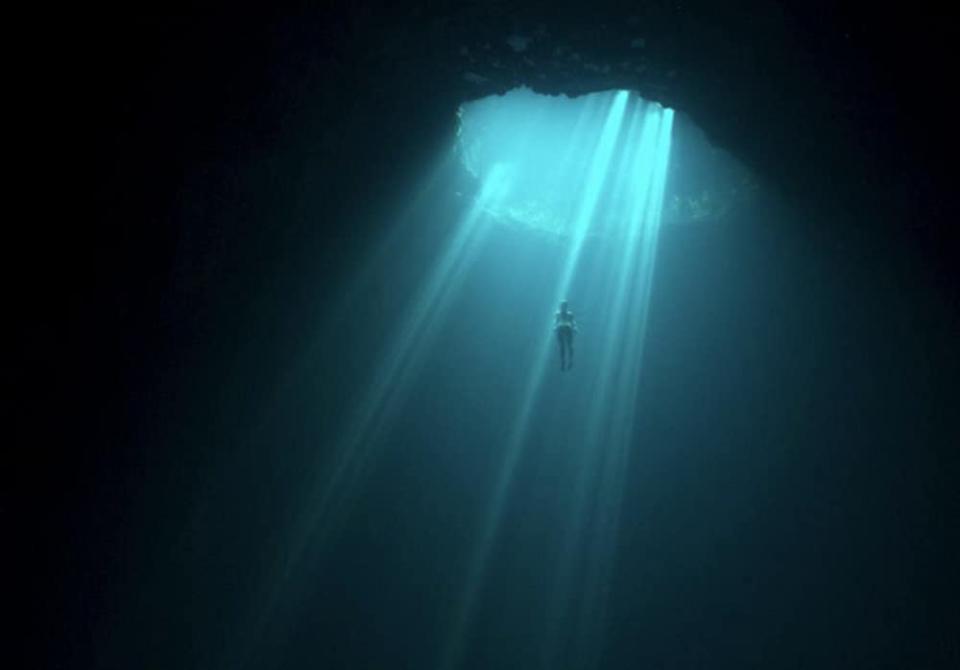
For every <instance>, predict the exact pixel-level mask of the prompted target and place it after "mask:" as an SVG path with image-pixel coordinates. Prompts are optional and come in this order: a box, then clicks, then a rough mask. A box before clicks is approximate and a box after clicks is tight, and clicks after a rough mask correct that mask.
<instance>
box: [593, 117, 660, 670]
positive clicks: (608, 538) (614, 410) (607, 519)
mask: <svg viewBox="0 0 960 670" xmlns="http://www.w3.org/2000/svg"><path fill="white" fill-rule="evenodd" d="M673 119H674V113H673V110H671V109H664V110H662V115H661V116H660V119H659V124H658V125H659V128H658V132H657V139H656V151H655V153H654V155H655V162H654V165H653V170H652V175H651V180H650V195H649V197H648V198H646V212H645V216H644V223H645V225H644V226H643V228H642V230H640V231H639V235H638V236H636V239H637V240H638V242H639V246H640V249H639V252H640V253H639V258H638V259H637V263H636V267H635V268H633V269H631V274H632V275H633V276H634V280H633V282H632V286H631V292H632V295H629V296H624V298H625V299H624V303H623V304H624V305H625V306H626V307H627V318H626V319H625V322H624V332H626V333H631V334H635V336H634V337H629V338H625V339H624V340H622V343H621V346H620V365H619V370H618V374H617V376H616V379H615V381H614V385H613V387H614V390H613V392H612V397H613V398H614V399H615V400H614V402H613V403H612V407H611V411H610V413H609V417H610V425H609V433H608V437H607V438H606V440H605V443H606V445H607V449H606V450H605V454H604V456H605V459H604V460H605V462H604V464H603V467H602V471H601V473H600V479H599V482H598V485H597V486H596V491H597V500H596V504H595V510H596V511H595V515H594V516H595V519H596V522H595V526H594V529H593V542H592V543H591V545H590V546H589V548H588V553H587V556H588V571H587V576H586V580H585V582H584V584H583V598H582V600H581V603H580V612H579V621H578V625H577V631H578V635H579V637H580V640H579V643H578V645H577V647H578V651H579V658H578V659H577V661H576V663H577V667H582V668H592V667H597V666H598V665H599V663H600V658H601V653H602V646H603V640H602V633H603V628H604V623H605V612H606V604H607V601H608V595H609V583H610V575H611V573H612V569H613V558H614V554H615V549H616V543H617V534H618V531H619V518H620V510H621V504H622V500H623V485H624V477H625V473H626V470H627V459H628V455H629V448H630V446H631V445H632V444H633V434H634V413H635V411H636V403H637V398H638V389H639V382H640V373H641V368H642V362H643V351H644V345H645V342H646V333H647V329H648V325H649V322H648V315H649V311H650V299H651V295H652V291H653V279H654V271H655V266H656V252H657V245H658V242H659V236H660V225H661V222H662V217H663V199H664V190H665V186H666V174H667V165H668V161H669V157H670V146H671V137H672V129H673Z"/></svg>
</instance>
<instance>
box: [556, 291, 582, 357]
mask: <svg viewBox="0 0 960 670" xmlns="http://www.w3.org/2000/svg"><path fill="white" fill-rule="evenodd" d="M553 330H554V332H556V334H557V343H558V344H559V345H560V369H561V370H569V369H570V368H572V367H573V334H574V333H575V332H577V321H576V319H574V318H573V312H571V311H570V310H569V309H568V308H567V301H566V300H564V301H563V302H561V303H560V310H559V311H558V312H557V314H556V316H555V317H554V324H553Z"/></svg>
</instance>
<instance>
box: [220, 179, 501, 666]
mask: <svg viewBox="0 0 960 670" xmlns="http://www.w3.org/2000/svg"><path fill="white" fill-rule="evenodd" d="M510 188H511V168H510V167H509V166H506V165H496V166H494V167H493V169H492V170H491V171H490V172H489V173H488V174H487V176H486V177H485V179H484V181H483V184H482V186H481V189H480V192H479V195H478V196H477V198H476V200H475V201H474V203H473V205H472V206H471V207H470V209H469V210H468V211H467V213H466V214H465V216H464V217H463V219H462V220H461V221H460V222H459V223H458V224H457V226H456V227H455V230H454V232H453V234H452V235H451V237H450V239H449V241H448V242H447V244H446V248H445V249H444V251H443V252H442V254H441V256H440V258H439V260H438V261H437V263H436V265H435V266H434V267H433V268H432V270H431V272H430V274H429V276H428V277H427V279H426V280H425V281H424V282H423V285H422V286H421V288H420V290H419V291H418V293H417V295H416V296H415V298H414V299H413V300H412V301H411V304H410V308H409V309H408V310H407V312H406V313H407V314H408V316H407V317H406V318H405V320H404V321H403V323H402V324H401V326H400V328H399V330H398V335H397V336H396V338H395V339H394V340H392V345H391V346H389V347H388V348H387V350H386V351H385V352H384V354H383V355H382V356H381V361H380V364H379V366H378V368H377V377H376V379H375V381H374V383H373V384H372V385H371V386H370V388H369V390H368V392H367V393H366V395H365V397H364V398H363V399H362V400H361V401H360V402H359V403H358V406H357V408H356V410H355V412H354V415H353V417H352V419H351V420H350V422H349V424H348V427H347V429H346V430H345V431H344V434H343V436H342V437H341V439H340V440H339V442H338V444H337V447H336V449H335V450H334V457H333V460H332V462H329V463H325V464H324V463H318V464H316V465H314V466H313V468H312V470H311V472H313V473H315V474H314V475H313V481H312V483H311V484H310V486H309V487H308V489H307V491H306V494H305V495H304V496H303V497H302V498H301V499H300V500H299V501H298V503H297V505H296V509H297V510H298V511H299V513H298V515H297V517H296V519H295V521H294V523H293V525H292V528H290V529H289V530H288V532H287V537H286V539H285V541H281V542H279V543H278V548H279V549H281V550H282V553H280V554H279V555H278V557H277V561H276V565H275V567H274V569H273V571H272V576H271V578H270V579H269V581H268V583H267V584H265V592H264V594H263V595H262V596H261V597H260V598H259V602H258V605H257V607H256V609H255V611H256V612H257V614H256V622H255V623H254V626H253V633H252V634H251V635H249V636H248V637H247V640H246V644H244V645H241V646H242V647H243V649H242V650H240V649H238V650H237V652H236V655H237V656H238V657H239V658H240V661H239V662H240V663H243V662H244V660H245V657H247V656H249V654H250V653H251V651H252V648H253V646H254V645H255V643H256V641H257V640H258V639H259V638H261V637H262V635H263V632H264V630H265V628H266V627H267V626H268V625H269V622H270V620H271V618H273V617H274V616H276V614H277V611H278V607H279V605H280V603H281V602H283V601H284V600H289V599H290V598H291V594H290V593H289V589H290V588H291V587H292V585H293V583H294V582H295V580H294V574H295V571H296V570H297V569H298V567H299V566H300V563H301V561H302V560H303V557H304V555H305V553H306V551H307V548H308V546H310V545H315V546H321V547H322V546H323V544H324V543H325V541H327V540H328V539H329V538H330V535H331V534H332V533H333V532H334V531H335V530H336V529H337V527H338V526H339V524H340V523H341V522H342V521H343V517H344V516H345V511H346V508H347V507H348V505H349V504H350V503H351V502H352V500H353V498H354V492H355V489H356V487H357V485H358V483H359V482H360V481H361V480H362V478H363V475H364V474H365V473H366V472H367V471H368V469H369V466H370V465H371V463H372V461H373V460H374V456H375V450H376V448H377V447H378V446H380V445H381V439H380V438H381V437H382V435H383V431H384V429H385V428H386V426H387V425H388V423H389V421H390V419H391V418H393V417H394V416H395V415H396V412H397V410H398V408H399V407H400V406H401V405H402V404H403V402H404V401H405V400H406V399H407V395H408V393H409V391H410V389H411V388H412V383H411V382H412V379H413V377H414V376H415V375H416V373H417V371H418V370H419V368H420V366H421V364H422V363H423V361H424V359H425V357H426V356H427V355H428V353H429V351H430V348H431V346H430V345H431V343H432V342H433V341H434V338H435V337H436V335H437V332H438V330H439V328H440V326H441V324H442V322H443V320H444V318H445V317H446V316H447V314H448V308H449V306H450V304H451V302H452V301H453V299H454V297H455V295H456V293H457V292H458V291H459V289H460V287H461V286H462V284H463V282H464V280H465V278H466V276H467V275H468V269H469V268H470V266H471V265H472V263H473V261H474V260H475V259H476V256H477V255H478V254H479V252H480V249H481V248H482V246H483V242H484V240H485V238H486V237H487V235H488V233H489V231H490V226H489V225H486V224H485V221H484V219H485V218H486V217H487V215H488V214H487V210H488V208H489V207H491V206H494V205H495V204H496V203H497V202H498V201H499V200H501V199H502V198H503V197H505V195H507V194H508V193H509V190H510ZM322 456H325V454H323V455H322ZM228 665H235V664H228Z"/></svg>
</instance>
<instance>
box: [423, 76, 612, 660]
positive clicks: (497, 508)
mask: <svg viewBox="0 0 960 670" xmlns="http://www.w3.org/2000/svg"><path fill="white" fill-rule="evenodd" d="M628 98H629V93H628V92H627V91H618V92H617V93H616V94H615V95H614V97H613V100H612V102H611V104H610V108H609V111H608V113H607V116H606V120H605V122H604V125H603V128H602V129H601V132H600V135H599V138H598V140H597V144H596V149H595V150H594V153H593V156H592V158H591V160H590V163H589V169H588V171H587V175H586V181H585V183H584V187H583V192H582V194H581V196H580V203H579V206H578V207H577V209H576V213H575V216H574V220H573V222H572V225H571V226H570V230H571V238H570V240H569V242H568V248H567V253H566V258H565V260H564V262H563V266H562V270H561V274H560V278H559V281H558V282H557V288H556V291H555V300H554V301H553V303H552V304H551V305H549V310H550V311H548V312H546V313H545V314H544V315H543V317H544V318H543V322H544V323H550V321H551V316H552V314H551V313H552V310H553V305H555V304H556V303H557V302H559V301H560V300H561V299H562V298H563V296H565V295H566V293H567V291H568V290H569V288H570V284H571V281H572V279H573V275H574V272H575V271H576V268H577V264H578V262H579V260H580V255H581V252H582V250H583V242H584V239H585V238H586V235H587V233H588V231H589V228H590V221H591V218H592V216H593V214H594V211H595V209H596V205H597V201H598V198H599V196H600V192H601V189H602V187H603V185H604V182H605V181H606V179H607V176H608V172H609V167H610V163H611V158H612V156H613V152H614V148H615V146H616V139H617V136H618V135H619V133H620V128H621V125H622V123H623V117H624V112H625V109H626V105H627V100H628ZM552 344H553V342H552V340H551V338H544V341H543V343H542V344H541V346H540V347H539V348H538V352H537V354H536V356H535V357H534V361H533V364H532V365H531V366H530V368H529V371H528V374H527V381H526V383H525V385H524V390H523V393H522V400H521V403H520V408H519V411H518V412H517V413H516V416H515V418H514V420H513V424H512V425H513V427H512V429H511V431H510V433H509V437H508V439H507V445H506V449H505V455H504V458H503V462H502V463H501V465H500V468H499V473H498V475H497V477H496V481H495V484H494V489H493V492H492V495H491V502H490V504H489V506H488V508H487V513H486V514H485V516H484V521H483V523H482V527H481V531H480V539H479V541H478V543H477V547H476V549H475V550H474V554H473V556H472V559H471V561H470V565H469V568H468V572H467V578H466V586H465V588H464V593H463V594H462V596H461V598H460V602H459V606H458V608H457V611H456V614H455V615H454V616H453V620H452V625H451V629H450V632H449V634H448V638H447V643H446V645H445V647H444V650H443V655H442V658H441V662H440V668H441V669H442V670H451V669H452V668H455V667H457V666H458V665H459V663H460V660H461V655H462V653H463V647H464V643H465V636H466V631H467V627H468V625H469V623H470V618H471V616H472V613H473V609H474V605H475V601H476V597H477V593H478V590H479V588H480V586H481V584H482V579H483V572H484V568H485V567H486V563H487V560H488V557H489V554H490V551H491V549H492V548H493V545H494V542H495V539H496V535H497V531H498V530H499V527H500V521H501V518H502V516H503V509H504V505H505V503H506V500H507V497H508V494H509V491H510V487H511V484H512V482H513V479H514V474H515V472H516V467H517V463H518V462H519V460H520V457H521V455H522V453H523V446H524V443H525V442H526V437H527V433H528V431H529V428H530V419H531V415H532V413H533V409H534V405H535V402H536V400H537V396H538V391H539V389H540V386H541V384H542V382H543V377H544V372H545V370H546V365H547V360H548V358H549V353H550V349H551V347H552Z"/></svg>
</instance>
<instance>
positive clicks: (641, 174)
mask: <svg viewBox="0 0 960 670" xmlns="http://www.w3.org/2000/svg"><path fill="white" fill-rule="evenodd" d="M658 121H659V114H658V113H657V112H656V111H655V110H653V109H650V108H649V107H646V106H642V105H638V106H637V109H636V110H635V112H634V116H633V121H632V122H631V132H630V133H629V134H628V139H627V141H628V143H630V145H632V146H630V147H629V148H630V150H629V151H627V152H625V160H624V165H623V170H622V175H621V176H622V177H623V179H622V182H623V184H622V186H623V187H627V188H629V190H630V192H629V193H627V194H624V197H623V198H622V199H621V203H623V206H622V207H621V215H622V220H623V225H624V229H625V232H626V233H627V239H628V240H633V239H634V238H635V237H636V235H637V234H638V231H639V230H640V229H641V227H642V226H643V224H644V223H645V217H644V214H645V213H646V210H647V201H648V197H649V195H650V191H651V188H650V183H651V181H652V179H651V177H652V174H651V173H652V172H653V165H654V162H655V155H656V146H655V143H656V130H657V125H658ZM638 128H642V130H641V131H640V133H639V135H638V133H637V129H638ZM637 260H638V255H637V253H636V250H635V249H633V248H632V246H631V244H629V243H627V244H624V245H623V246H622V248H621V253H620V256H619V257H618V258H615V259H612V262H610V263H609V264H608V265H607V268H608V272H607V274H608V275H609V277H608V279H609V281H608V282H605V284H604V285H607V284H612V289H613V290H610V291H604V292H603V295H605V296H606V300H605V304H604V305H603V306H602V308H601V309H600V313H603V314H612V316H611V317H610V318H609V319H606V328H605V337H604V341H603V344H602V346H601V347H600V348H599V350H600V351H601V352H602V354H601V359H600V364H599V367H598V370H599V372H598V374H597V375H596V377H595V380H594V383H593V384H592V385H591V392H590V398H591V400H590V406H589V410H588V413H587V416H588V421H587V425H586V427H585V430H584V437H583V447H582V449H581V456H580V458H581V460H580V462H579V463H578V468H577V471H578V475H577V477H576V480H575V484H574V487H573V489H572V492H571V500H570V504H569V507H570V508H571V510H572V513H571V518H570V520H569V523H568V524H567V525H566V527H565V528H564V531H565V532H564V539H563V541H562V546H561V549H560V552H559V553H558V556H557V560H558V563H557V566H556V570H555V576H554V580H553V592H552V594H551V599H550V605H549V606H548V607H547V614H548V621H547V631H546V634H545V636H544V645H543V661H542V664H543V667H554V666H555V665H556V664H557V655H558V654H559V653H560V651H561V650H560V644H559V642H560V637H561V635H562V629H563V626H564V624H565V623H567V619H568V615H569V612H568V610H569V608H570V607H571V605H572V602H573V600H574V594H573V593H572V582H573V579H574V574H575V568H576V566H577V565H578V564H579V563H580V560H578V558H579V557H580V553H581V552H578V551H577V548H578V547H580V546H582V544H583V534H584V530H585V526H586V524H587V521H588V512H589V510H590V508H591V506H590V504H589V503H588V501H587V498H588V496H589V494H590V493H591V492H593V491H594V490H595V487H596V483H597V478H598V476H597V468H598V467H599V466H598V460H599V459H600V458H601V457H602V455H603V453H604V449H603V448H602V447H603V442H604V432H605V428H606V427H607V421H608V420H609V414H608V412H607V408H608V406H609V405H610V403H611V400H613V399H614V393H613V385H612V384H611V378H612V377H613V376H614V374H615V369H616V368H617V366H618V363H619V360H618V357H619V351H618V346H617V345H618V341H620V340H621V339H622V338H623V333H624V326H625V323H624V322H625V320H626V318H627V313H626V312H627V309H626V303H627V294H628V293H629V291H630V289H631V288H632V283H631V280H632V279H633V274H634V269H635V267H636V264H637ZM627 332H630V331H627Z"/></svg>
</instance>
